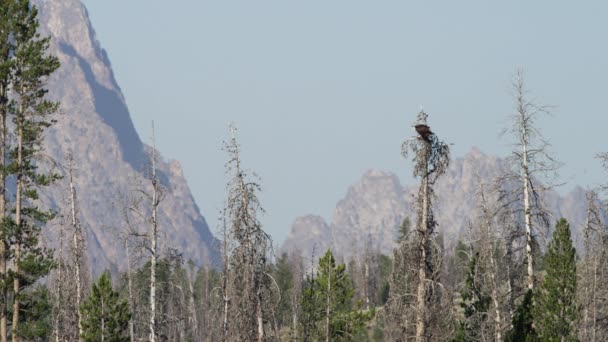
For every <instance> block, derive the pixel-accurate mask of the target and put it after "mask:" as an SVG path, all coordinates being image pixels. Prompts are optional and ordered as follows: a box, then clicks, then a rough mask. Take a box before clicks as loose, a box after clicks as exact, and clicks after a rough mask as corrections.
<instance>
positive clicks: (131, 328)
mask: <svg viewBox="0 0 608 342" xmlns="http://www.w3.org/2000/svg"><path fill="white" fill-rule="evenodd" d="M125 249H126V252H127V286H128V288H129V289H128V290H129V309H130V311H131V312H134V310H135V305H134V302H133V279H132V278H131V253H130V251H129V240H125ZM129 337H130V341H131V342H135V327H134V324H133V315H131V317H129Z"/></svg>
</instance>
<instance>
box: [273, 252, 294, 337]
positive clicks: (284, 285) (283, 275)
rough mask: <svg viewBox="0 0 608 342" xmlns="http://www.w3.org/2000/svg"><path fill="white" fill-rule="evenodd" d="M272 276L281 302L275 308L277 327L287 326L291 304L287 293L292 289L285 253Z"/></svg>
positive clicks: (291, 273)
mask: <svg viewBox="0 0 608 342" xmlns="http://www.w3.org/2000/svg"><path fill="white" fill-rule="evenodd" d="M273 276H274V278H275V280H276V281H277V285H278V287H279V291H280V294H281V300H280V302H279V304H278V307H277V309H276V310H277V314H276V316H277V320H278V322H277V323H278V324H279V326H283V325H288V324H289V320H290V318H291V302H290V296H289V292H290V291H291V290H292V288H293V271H292V270H291V265H290V264H289V257H288V256H287V253H283V254H281V256H280V257H279V258H278V259H277V263H276V265H274V268H273Z"/></svg>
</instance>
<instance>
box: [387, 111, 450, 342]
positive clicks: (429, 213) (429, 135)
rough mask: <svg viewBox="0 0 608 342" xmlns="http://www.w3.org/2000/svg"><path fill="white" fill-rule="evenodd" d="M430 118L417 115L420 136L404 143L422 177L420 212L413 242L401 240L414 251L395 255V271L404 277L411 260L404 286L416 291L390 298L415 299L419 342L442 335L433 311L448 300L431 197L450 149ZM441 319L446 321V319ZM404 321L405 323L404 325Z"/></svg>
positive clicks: (404, 332) (402, 336)
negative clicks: (412, 274)
mask: <svg viewBox="0 0 608 342" xmlns="http://www.w3.org/2000/svg"><path fill="white" fill-rule="evenodd" d="M427 117H428V115H427V114H426V113H425V112H424V111H421V112H420V113H419V114H418V118H417V122H416V124H415V125H414V127H415V129H416V132H417V133H418V134H419V136H418V137H416V138H414V139H409V140H407V141H406V142H405V143H404V144H403V155H404V157H405V158H406V159H408V158H409V157H410V156H412V162H413V164H414V170H413V175H414V177H417V178H420V188H419V190H418V194H417V195H416V197H415V199H416V208H417V214H418V218H417V222H416V230H415V236H413V239H412V240H411V241H407V239H406V240H404V241H402V242H401V246H400V248H398V250H403V249H404V248H405V249H407V248H408V246H407V244H408V243H409V244H412V245H413V246H415V247H414V248H415V249H414V250H415V252H413V253H411V252H408V251H404V253H402V254H403V255H395V267H394V269H393V273H394V274H395V273H398V274H399V276H402V275H407V274H410V273H411V272H410V270H408V269H407V268H409V264H410V262H413V263H414V264H415V265H416V270H415V275H414V276H413V277H407V278H408V279H407V280H406V281H408V282H409V285H407V286H406V288H405V290H407V291H410V290H411V291H413V292H414V293H397V292H396V291H397V290H398V287H395V288H394V289H393V288H392V289H391V295H390V297H389V301H395V300H397V299H398V298H403V297H404V296H405V297H407V296H413V297H412V298H415V299H414V301H413V303H412V304H413V308H412V309H413V312H414V322H413V323H414V327H415V328H414V336H415V340H416V341H417V342H422V341H427V340H430V339H434V338H435V339H436V338H439V337H438V336H437V335H439V334H440V332H439V330H440V329H439V328H438V327H439V325H441V322H438V318H437V317H436V316H435V315H434V314H433V313H432V312H431V311H432V310H435V309H437V308H439V307H440V306H441V305H442V302H443V300H444V299H445V297H444V295H445V293H444V290H443V287H442V286H441V285H440V279H439V274H440V271H441V259H442V251H441V248H440V247H439V246H438V244H437V243H436V241H435V237H436V236H435V235H436V233H435V228H436V226H437V222H436V221H435V217H434V215H433V203H432V200H433V198H434V196H435V194H434V192H433V185H434V184H435V182H436V181H437V179H439V177H441V176H442V175H443V174H444V173H445V172H446V170H447V168H448V165H449V162H450V149H449V146H448V145H447V144H446V143H444V142H443V141H441V140H439V138H438V137H437V135H436V134H435V133H433V132H432V131H431V129H430V127H429V126H428V124H427ZM401 247H403V248H401ZM404 256H408V257H409V258H408V259H410V260H408V261H409V262H402V267H405V269H404V268H402V267H399V264H398V263H399V260H401V259H402V258H403V257H404ZM404 261H405V260H404ZM393 278H394V277H393ZM402 290H403V288H402ZM389 311H390V309H389ZM407 311H408V310H405V311H403V310H402V315H407ZM407 320H408V319H406V318H405V317H404V318H402V322H401V325H402V329H401V332H400V334H399V335H400V336H398V337H396V338H398V339H399V340H404V339H406V338H408V334H409V333H408V330H409V327H408V325H409V323H406V322H404V321H407ZM433 321H434V323H437V324H434V323H433V325H435V326H434V327H433V329H431V328H430V326H431V325H432V322H433ZM441 321H444V322H445V320H443V319H442V320H441ZM403 324H405V325H404V326H403Z"/></svg>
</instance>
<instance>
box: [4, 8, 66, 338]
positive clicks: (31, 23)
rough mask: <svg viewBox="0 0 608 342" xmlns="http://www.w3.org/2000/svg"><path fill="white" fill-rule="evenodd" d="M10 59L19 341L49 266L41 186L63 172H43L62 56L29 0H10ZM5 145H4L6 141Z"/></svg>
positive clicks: (10, 227) (8, 225) (8, 223)
mask: <svg viewBox="0 0 608 342" xmlns="http://www.w3.org/2000/svg"><path fill="white" fill-rule="evenodd" d="M11 6H12V7H11V9H13V11H12V16H11V17H12V20H14V25H13V26H11V29H12V31H11V41H12V44H13V46H12V49H13V51H12V63H11V68H12V70H11V89H12V91H13V92H12V94H13V96H14V97H13V99H12V101H11V102H10V106H9V110H8V112H9V113H11V114H12V121H13V127H12V129H13V132H12V136H14V137H15V139H16V142H15V146H14V147H13V148H12V149H10V152H9V154H8V158H9V163H8V165H7V169H6V172H7V174H9V175H12V176H13V177H14V179H15V181H16V190H15V199H14V209H13V213H14V215H13V216H12V217H10V218H5V220H4V229H5V234H6V235H8V236H9V239H8V240H9V241H10V242H9V243H10V246H9V247H10V249H11V257H12V259H13V260H12V265H13V268H12V270H11V271H10V272H9V275H10V278H11V280H12V285H13V317H12V339H13V341H18V340H19V336H18V331H19V322H20V321H21V320H22V317H20V315H21V314H22V313H23V314H27V313H26V312H25V311H23V310H22V309H21V308H20V305H21V300H22V299H23V295H22V291H24V289H27V288H28V287H30V286H31V285H32V284H34V283H35V282H36V281H37V280H38V279H40V278H41V277H43V276H45V275H47V274H48V273H49V270H50V268H51V264H52V261H51V258H50V253H49V251H48V250H46V249H45V248H43V247H42V246H41V244H40V241H39V236H40V229H41V228H40V227H41V225H43V224H45V223H46V222H47V221H49V220H50V219H52V218H53V217H54V216H55V214H54V212H53V211H52V210H44V208H41V207H40V206H39V203H38V200H39V190H40V189H42V188H44V187H47V186H49V185H50V184H51V183H52V182H54V181H55V180H57V179H58V178H59V176H58V175H57V174H55V173H53V172H45V171H41V170H42V169H41V168H40V166H41V164H40V160H41V158H40V154H41V153H42V151H43V149H44V148H43V134H44V132H45V130H46V129H47V128H49V127H50V126H51V125H52V124H53V123H54V120H53V119H52V118H51V116H52V114H54V113H55V112H56V111H57V109H58V103H56V102H52V101H49V100H48V99H47V98H46V95H47V93H48V90H47V89H46V88H45V85H46V81H47V79H48V78H49V76H50V75H51V74H52V73H53V72H54V71H55V70H57V69H58V68H59V60H58V59H57V57H55V56H49V55H47V51H48V49H49V41H50V40H49V38H42V37H41V36H40V34H39V33H38V27H39V23H38V18H37V17H38V10H37V9H36V7H35V6H33V5H32V4H31V3H30V1H29V0H16V1H14V2H12V3H11ZM5 147H6V146H5Z"/></svg>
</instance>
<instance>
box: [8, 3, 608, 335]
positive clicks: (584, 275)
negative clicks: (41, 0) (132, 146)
mask: <svg viewBox="0 0 608 342" xmlns="http://www.w3.org/2000/svg"><path fill="white" fill-rule="evenodd" d="M41 15H42V13H40V12H39V10H38V8H37V7H36V6H35V5H34V4H32V3H31V2H30V1H29V0H0V342H6V341H12V342H19V341H56V342H60V341H61V342H69V341H86V342H92V341H96V342H97V341H106V342H121V341H124V342H135V341H150V342H157V341H158V342H160V341H175V342H177V341H182V342H187V341H191V342H194V341H212V342H213V341H218V342H220V341H225V342H230V341H234V342H248V341H258V342H262V341H285V342H286V341H294V342H295V341H302V342H313V341H328V342H329V341H416V342H423V341H453V342H461V341H462V342H464V341H479V342H481V341H522V342H524V341H562V342H563V341H608V221H607V219H608V216H607V215H606V213H607V210H608V207H607V203H608V202H607V201H606V199H607V198H608V197H607V195H608V193H607V190H608V181H607V182H606V184H604V185H603V186H602V185H600V186H598V187H597V188H593V189H588V190H587V191H586V202H585V203H579V204H580V205H581V206H584V208H585V210H584V212H585V217H584V225H583V226H582V227H574V225H573V224H572V219H573V218H570V217H556V216H555V213H553V212H551V210H550V206H549V205H548V203H547V202H546V197H545V193H547V192H549V191H553V189H554V188H557V187H559V186H560V185H561V183H563V179H561V178H560V176H559V174H558V171H559V169H560V167H561V165H562V164H561V163H560V161H559V155H558V154H556V153H554V152H553V150H552V149H551V148H550V147H551V146H550V144H549V143H548V141H549V138H551V137H546V136H545V135H544V132H543V127H542V125H541V124H539V122H540V120H541V119H542V118H543V117H545V116H547V115H550V114H551V111H552V107H551V106H545V105H543V104H542V102H541V100H542V99H537V97H536V96H532V95H530V94H531V89H532V86H533V85H531V84H530V85H529V84H528V83H527V81H526V75H525V74H524V72H523V71H521V70H514V72H513V75H512V78H511V83H510V84H508V85H505V86H507V87H508V88H509V94H510V95H509V94H505V96H511V97H510V99H511V107H510V108H504V110H505V112H507V111H510V112H511V115H510V116H509V117H506V118H505V120H504V122H505V127H504V135H503V136H502V137H501V139H504V140H505V141H507V142H508V143H509V144H510V145H509V146H510V148H511V153H510V155H508V156H507V157H506V158H505V159H504V161H505V168H504V172H502V173H501V174H500V175H499V176H497V177H492V179H482V178H480V179H478V180H477V182H476V185H477V188H476V189H474V190H473V192H474V193H475V198H474V199H472V201H474V205H473V206H474V208H475V210H474V211H473V212H472V213H469V212H466V213H465V214H466V215H467V217H465V220H466V222H468V224H467V228H466V229H465V231H463V232H461V233H460V235H459V237H458V239H457V241H455V242H454V243H448V242H446V240H445V236H444V235H443V234H442V231H441V227H442V226H444V225H449V222H439V219H438V217H439V214H440V212H439V211H440V208H438V207H437V205H436V203H437V200H438V198H440V197H441V196H442V193H441V192H440V191H435V190H436V184H437V182H438V181H440V180H441V179H442V178H443V177H446V175H447V174H448V173H449V167H450V165H451V162H452V160H453V155H452V153H451V147H452V145H451V144H450V142H449V141H445V140H444V138H442V134H445V132H442V131H440V130H436V129H435V126H434V125H433V124H434V121H433V113H432V112H430V111H429V112H428V113H427V112H425V111H424V110H420V111H419V112H418V113H416V111H414V112H413V113H408V114H407V115H408V116H409V121H411V127H403V132H404V134H403V136H402V137H401V141H402V146H401V154H402V156H398V157H399V158H401V160H402V162H403V163H404V165H406V166H407V169H408V170H409V172H410V173H411V175H409V174H408V175H403V176H404V177H410V176H413V178H412V179H415V182H416V183H415V188H416V191H414V193H413V195H412V196H411V207H412V210H411V215H408V216H405V217H403V218H402V219H401V220H400V222H399V224H397V225H395V227H390V229H392V231H393V233H394V234H393V235H394V237H395V238H394V241H392V242H391V243H393V244H394V246H395V247H394V249H393V250H392V253H385V252H382V251H380V249H378V248H375V246H374V245H373V244H372V243H368V244H364V245H365V246H366V247H365V248H356V250H353V251H352V252H353V253H351V255H348V256H343V255H342V254H341V253H338V252H337V251H336V250H332V248H327V249H324V250H321V249H315V250H314V251H313V252H312V253H309V254H311V255H305V254H304V253H302V251H300V250H297V249H289V250H286V249H281V248H279V246H278V244H277V243H276V242H274V241H273V239H272V237H271V235H270V234H269V233H268V232H267V231H265V227H264V225H263V224H262V221H263V220H262V215H263V214H264V203H262V202H261V196H260V194H261V190H262V188H261V180H260V179H259V178H258V176H257V175H256V174H255V173H254V172H253V171H251V170H250V169H249V168H248V165H246V164H245V162H244V160H243V150H242V148H241V145H240V144H239V139H238V137H239V135H238V133H239V131H238V130H237V126H236V125H234V124H231V125H229V126H228V125H227V126H228V127H227V129H226V132H225V133H226V134H225V137H226V138H225V141H224V142H223V144H222V145H223V148H222V150H223V153H224V154H225V173H226V180H227V181H226V187H225V189H226V190H225V197H224V200H223V203H224V205H223V207H222V208H221V210H220V213H219V222H220V224H219V227H215V229H214V235H215V240H214V241H215V243H214V244H213V249H214V251H215V253H216V255H217V256H218V258H217V259H218V260H210V261H209V262H205V263H201V262H195V261H194V260H191V259H189V258H188V257H186V256H185V255H184V253H183V251H182V247H183V246H178V245H175V244H173V243H170V242H169V240H168V239H167V236H168V234H169V233H168V231H167V221H166V220H165V219H164V218H163V215H164V214H163V213H164V212H163V211H161V208H162V207H163V206H167V205H170V203H167V202H168V201H171V198H170V197H168V196H167V194H168V193H169V192H170V191H171V188H170V186H169V185H168V184H169V182H168V181H167V179H166V177H165V173H164V171H162V170H161V167H160V166H159V165H161V163H162V160H161V158H160V157H159V156H158V153H157V150H156V141H155V138H154V134H155V130H156V131H162V127H157V128H154V126H152V130H151V131H152V139H151V140H152V146H151V148H149V149H146V156H147V159H146V160H145V162H143V163H141V165H139V166H138V167H139V170H140V171H139V172H140V175H143V177H141V178H137V179H135V178H134V179H133V180H132V181H131V182H130V183H129V184H130V187H129V188H128V189H123V190H124V192H122V193H116V194H113V198H111V199H108V201H112V202H113V205H112V207H113V208H114V210H113V211H112V212H109V213H103V215H111V216H113V217H118V221H119V222H120V224H118V226H117V227H107V229H108V230H110V229H111V230H112V236H113V242H112V244H113V245H114V246H115V247H116V248H117V249H118V250H120V253H121V254H120V255H122V256H123V257H120V258H122V263H121V264H120V265H121V266H116V267H113V268H107V269H104V270H102V271H101V272H97V271H95V270H94V268H93V265H92V258H91V257H90V254H89V251H88V249H89V246H90V238H87V236H90V235H87V234H89V233H87V229H88V228H87V227H89V225H90V224H91V222H87V219H86V217H85V216H84V215H83V214H82V210H81V208H82V207H81V202H80V199H81V196H82V194H85V193H87V192H89V191H92V190H91V189H87V188H80V187H79V186H78V184H79V183H78V182H77V181H76V180H77V178H79V177H86V174H83V173H79V172H78V170H79V168H80V165H81V163H82V160H79V157H78V155H77V154H74V153H72V152H71V150H69V149H68V150H65V151H63V153H62V156H63V158H61V159H60V160H59V159H57V158H53V157H51V154H50V153H48V151H49V150H55V149H57V148H59V147H58V146H54V145H53V143H54V142H57V141H56V140H54V139H53V140H49V139H46V136H47V133H48V132H49V131H50V130H53V129H54V127H55V126H56V125H58V124H59V123H60V122H69V121H70V120H72V118H71V113H66V112H64V110H63V109H62V104H61V103H60V102H59V101H57V100H56V98H55V97H52V96H50V94H51V93H52V92H53V89H52V86H51V84H50V83H49V82H48V80H49V79H50V78H51V77H53V75H54V74H55V73H57V72H59V70H61V68H62V66H61V63H60V59H59V58H58V56H56V55H55V53H54V51H56V50H53V49H51V48H50V46H51V44H52V43H53V42H52V38H51V37H49V36H47V35H45V34H43V33H41V31H40V29H39V26H40V24H39V20H40V19H39V18H40V16H41ZM74 96H77V95H74ZM404 115H406V114H404ZM218 143H219V142H218ZM395 151H397V152H396V154H398V151H399V146H396V149H395ZM581 153H585V151H581ZM54 155H55V154H54ZM361 158H365V156H361ZM595 158H596V161H597V162H596V165H590V166H589V167H590V168H597V169H604V170H605V172H606V175H608V147H607V152H606V153H600V154H597V155H596V156H595ZM49 189H60V191H59V192H60V193H61V194H62V196H60V198H56V197H57V196H54V195H52V194H51V193H50V190H49ZM294 195H295V196H297V194H294ZM51 197H52V198H51ZM208 215H209V214H208ZM212 215H213V213H212ZM575 230H576V231H580V232H581V234H580V237H581V239H579V240H577V239H576V238H575V235H574V233H573V232H574V231H575ZM46 232H52V233H48V234H47V233H46ZM49 236H51V237H52V238H50V237H49ZM328 239H329V237H328ZM333 239H336V237H335V236H334V237H333ZM186 243H187V241H186ZM190 248H194V249H196V248H197V246H190Z"/></svg>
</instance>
